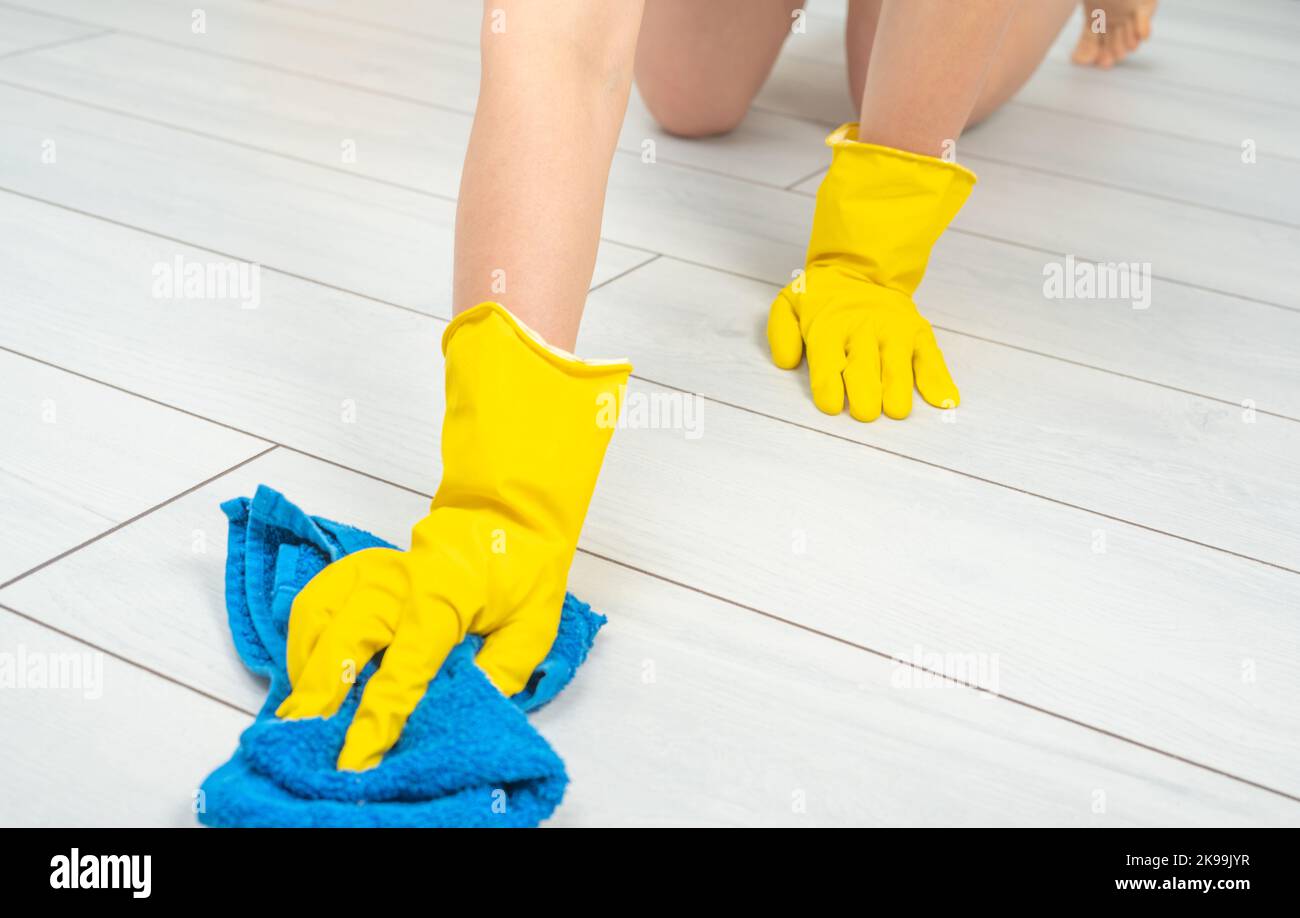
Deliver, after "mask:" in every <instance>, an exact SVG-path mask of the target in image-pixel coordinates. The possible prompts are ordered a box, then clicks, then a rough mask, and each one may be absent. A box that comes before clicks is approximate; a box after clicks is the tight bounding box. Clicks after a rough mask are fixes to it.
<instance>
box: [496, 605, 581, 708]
mask: <svg viewBox="0 0 1300 918" xmlns="http://www.w3.org/2000/svg"><path fill="white" fill-rule="evenodd" d="M563 603H564V599H563V597H561V598H559V599H558V600H557V599H552V600H551V601H550V602H549V603H548V605H550V606H552V607H553V608H537V609H525V610H521V611H520V614H519V615H518V617H516V618H514V619H512V620H511V621H509V622H507V623H506V624H505V625H503V626H502V627H500V628H498V629H497V630H496V631H493V632H492V633H491V634H489V635H488V636H487V637H486V638H485V639H484V641H483V649H482V650H480V651H479V652H478V656H477V657H475V658H474V662H475V663H477V664H478V668H479V669H481V670H483V672H484V673H485V674H486V675H487V677H488V679H490V680H491V681H492V684H493V685H495V686H496V687H497V689H498V690H499V691H500V692H501V694H502V695H505V696H506V697H507V698H509V697H510V696H511V695H514V694H516V693H517V692H519V691H520V690H521V689H523V687H524V686H525V685H527V684H528V679H529V678H530V677H531V676H532V674H533V671H534V670H535V669H537V666H538V664H540V663H541V662H542V661H543V660H544V659H546V654H547V653H548V652H549V651H550V649H551V645H552V644H554V643H555V633H556V632H557V631H558V630H559V628H560V609H561V607H562V606H563Z"/></svg>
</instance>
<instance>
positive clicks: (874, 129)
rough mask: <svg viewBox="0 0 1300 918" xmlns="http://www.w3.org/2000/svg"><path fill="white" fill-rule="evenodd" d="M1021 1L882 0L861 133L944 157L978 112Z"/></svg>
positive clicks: (873, 140) (875, 140)
mask: <svg viewBox="0 0 1300 918" xmlns="http://www.w3.org/2000/svg"><path fill="white" fill-rule="evenodd" d="M1018 4H1019V0H962V2H960V3H954V2H952V0H905V2H902V3H900V2H898V0H886V2H885V4H884V6H883V7H882V8H881V10H880V19H879V21H878V22H877V23H876V36H875V43H874V44H873V46H872V50H871V61H870V64H869V65H868V67H867V84H866V89H865V91H864V92H863V94H862V116H861V122H862V126H861V128H860V129H859V131H858V136H859V137H860V138H861V139H862V140H864V141H867V142H869V143H878V144H882V145H884V146H887V147H894V148H895V149H899V150H910V151H912V152H914V153H923V154H925V155H927V156H941V155H943V154H944V153H945V151H946V148H947V145H948V144H949V143H951V142H953V141H955V140H956V138H957V137H958V136H960V134H961V132H962V129H963V128H964V127H965V126H966V122H967V121H968V120H969V119H970V116H971V113H972V112H973V111H974V109H975V102H976V100H977V99H978V98H979V93H980V90H981V88H982V87H983V86H984V81H985V78H986V77H987V76H988V73H989V70H990V68H991V67H992V64H993V60H994V57H995V56H996V54H997V50H998V45H999V44H1001V42H1002V36H1003V34H1004V33H1005V32H1006V28H1007V25H1008V23H1010V21H1011V14H1012V13H1013V12H1014V11H1015V9H1016V7H1017V5H1018Z"/></svg>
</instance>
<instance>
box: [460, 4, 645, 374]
mask: <svg viewBox="0 0 1300 918" xmlns="http://www.w3.org/2000/svg"><path fill="white" fill-rule="evenodd" d="M641 11H642V3H641V2H640V0H619V2H617V3H610V2H608V0H548V2H546V3H537V2H536V0H493V2H492V3H491V4H485V10H484V18H483V28H482V32H481V37H480V42H481V46H482V82H481V87H480V91H479V101H478V108H477V110H476V112H475V115H474V127H473V131H472V132H471V134H470V141H469V149H468V151H467V153H466V157H465V169H464V173H463V175H462V178H461V186H460V198H459V206H458V208H457V212H456V268H455V289H454V292H453V305H454V307H455V311H456V312H458V313H459V312H461V311H463V310H465V309H468V308H469V307H471V306H473V305H475V304H476V303H479V302H482V301H484V300H495V301H497V302H500V303H502V304H503V305H505V306H506V307H507V308H509V309H510V310H511V311H512V312H514V313H515V314H516V315H517V316H519V318H520V319H522V320H523V321H524V322H525V323H527V324H528V325H529V326H531V327H532V328H533V329H534V330H536V331H537V332H539V333H540V334H541V335H542V337H544V338H545V339H546V340H547V341H549V342H550V343H552V344H554V345H557V346H559V347H562V348H565V349H569V350H572V348H573V345H574V341H575V339H576V338H577V334H578V323H579V321H580V319H581V317H582V308H583V304H584V302H585V300H586V296H587V288H588V287H589V286H590V284H591V274H592V270H593V268H594V266H595V261H596V247H597V245H598V243H599V240H600V221H601V214H602V212H603V210H604V205H605V185H606V182H607V180H608V177H609V166H610V160H611V158H612V157H613V154H614V148H615V145H616V143H617V140H618V134H619V129H620V126H621V125H622V121H623V115H624V113H625V112H626V110H627V99H628V93H629V90H630V87H631V83H632V64H633V60H634V57H635V51H636V37H637V32H638V29H639V27H640V23H641Z"/></svg>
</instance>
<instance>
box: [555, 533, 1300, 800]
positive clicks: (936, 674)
mask: <svg viewBox="0 0 1300 918" xmlns="http://www.w3.org/2000/svg"><path fill="white" fill-rule="evenodd" d="M579 551H582V552H583V553H584V554H586V555H589V556H591V557H593V558H598V559H600V560H601V561H605V562H608V563H610V564H615V565H618V566H619V567H623V568H626V569H627V570H630V571H635V572H636V573H639V574H644V575H645V576H647V577H652V578H654V579H655V580H659V581H662V582H663V583H668V584H671V585H673V586H676V587H681V588H683V589H689V590H693V591H694V592H696V593H699V594H701V595H703V596H707V597H709V598H710V599H713V600H715V601H717V602H723V603H726V604H727V605H730V606H734V607H736V608H739V609H744V610H745V611H747V612H752V613H754V614H755V615H760V616H762V617H763V618H766V619H769V620H771V621H774V622H780V623H781V624H783V625H788V626H790V627H791V628H797V629H798V630H800V631H803V632H805V633H808V634H812V635H816V636H818V637H822V638H825V639H826V640H829V641H834V642H835V643H837V644H841V645H843V646H845V647H851V648H853V649H855V650H858V651H861V652H863V653H868V654H871V655H872V656H875V657H879V658H880V659H882V660H886V661H889V662H891V663H894V664H897V665H899V666H907V667H908V668H910V669H913V670H916V671H918V672H922V673H925V674H927V675H928V676H930V677H932V678H937V679H941V680H943V681H945V682H949V683H951V684H953V685H959V686H961V687H963V688H968V689H973V690H974V691H977V692H980V693H982V694H985V695H988V696H989V697H990V698H993V699H995V700H998V701H1007V702H1010V703H1011V704H1014V705H1018V706H1019V707H1022V708H1025V709H1026V710H1030V711H1033V712H1035V713H1037V714H1042V715H1045V716H1047V717H1053V718H1055V719H1057V720H1062V721H1065V722H1066V723H1070V724H1073V725H1074V726H1076V727H1081V728H1082V729H1084V730H1088V731H1090V732H1093V733H1097V734H1100V735H1102V736H1106V737H1109V738H1111V739H1114V740H1117V741H1119V742H1122V743H1127V744H1129V745H1131V746H1137V747H1139V748H1141V749H1145V750H1147V751H1148V752H1152V753H1155V754H1157V755H1161V756H1165V757H1166V758H1170V759H1173V760H1175V761H1178V762H1182V763H1183V764H1185V765H1191V766H1193V767H1195V768H1200V769H1203V770H1204V771H1208V772H1211V773H1213V774H1216V775H1219V776H1220V777H1224V778H1228V779H1230V780H1233V781H1239V782H1241V783H1242V784H1248V785H1250V786H1251V787H1254V788H1257V789H1258V790H1263V791H1268V792H1269V793H1272V794H1277V795H1278V796H1279V797H1285V798H1286V799H1287V800H1292V801H1294V802H1296V803H1300V795H1296V794H1292V793H1289V792H1288V791H1284V790H1281V789H1279V788H1275V787H1270V786H1269V785H1267V784H1261V783H1260V782H1258V781H1254V780H1252V779H1250V778H1246V777H1243V776H1241V775H1236V774H1233V773H1232V772H1228V771H1224V770H1223V769H1220V768H1216V767H1214V766H1213V765H1207V764H1205V763H1203V762H1198V761H1196V760H1195V759H1189V758H1187V757H1186V756H1183V755H1179V754H1178V753H1176V752H1170V751H1169V750H1166V749H1161V748H1160V747H1158V746H1153V745H1151V744H1150V743H1145V742H1143V741H1141V740H1137V739H1133V738H1132V737H1128V736H1124V735H1123V734H1122V733H1116V732H1114V731H1113V730H1107V729H1106V728H1105V727H1098V726H1096V725H1095V724H1090V723H1087V722H1086V721H1082V720H1078V719H1077V718H1074V717H1071V716H1070V715H1068V714H1061V713H1060V712H1058V711H1053V710H1051V709H1049V708H1044V707H1042V706H1041V705H1036V704H1034V703H1033V702H1030V701H1024V700H1022V699H1020V698H1016V697H1015V696H1013V695H1004V694H1002V693H1000V692H994V691H992V690H990V689H988V688H986V687H984V686H981V685H978V684H976V683H972V682H964V681H962V680H961V679H957V678H955V677H953V676H952V675H951V674H949V673H944V672H942V671H939V670H933V669H930V668H929V667H925V666H920V665H918V664H916V663H915V662H914V661H911V660H907V659H905V658H903V657H896V656H894V655H892V654H889V653H886V652H884V651H883V650H876V649H875V648H874V647H868V646H866V645H865V644H859V643H857V642H855V641H850V640H849V639H847V638H842V637H840V636H838V635H835V634H831V633H829V632H826V631H821V630H818V629H817V628H812V627H809V626H807V625H804V624H801V623H799V622H796V621H792V620H791V619H788V618H784V617H782V616H780V615H777V614H776V613H775V612H768V611H766V610H764V609H760V608H758V607H757V606H751V605H749V604H748V603H743V602H740V601H739V600H735V599H728V598H726V597H725V596H720V595H718V594H716V593H711V592H709V591H708V590H703V589H700V588H699V587H691V586H687V585H686V584H684V583H681V582H680V581H677V580H674V579H673V578H671V577H667V576H664V575H663V574H657V573H655V572H654V571H650V570H646V569H644V568H641V567H637V566H636V565H634V564H628V563H626V562H624V561H619V560H617V559H615V558H610V557H607V556H605V555H602V554H599V553H597V552H594V551H591V550H589V549H579Z"/></svg>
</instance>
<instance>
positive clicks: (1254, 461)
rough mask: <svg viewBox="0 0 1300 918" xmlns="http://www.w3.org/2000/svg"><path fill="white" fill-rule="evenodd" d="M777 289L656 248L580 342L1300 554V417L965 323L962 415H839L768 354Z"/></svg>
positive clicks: (798, 416) (754, 400) (977, 465)
mask: <svg viewBox="0 0 1300 918" xmlns="http://www.w3.org/2000/svg"><path fill="white" fill-rule="evenodd" d="M776 290H777V288H776V287H775V286H773V285H769V284H761V283H758V282H755V281H749V280H745V279H743V278H737V277H734V276H732V275H728V274H723V273H721V272H717V271H712V270H710V269H707V268H700V267H695V266H692V265H687V264H683V263H681V262H677V261H674V260H672V259H666V258H663V259H659V260H658V261H656V262H654V263H653V264H651V265H648V266H647V267H645V268H644V269H641V270H638V271H635V272H633V273H632V274H630V275H627V276H626V277H624V278H621V279H619V280H617V281H615V282H614V283H612V284H610V285H608V286H606V287H604V288H602V289H601V290H598V291H597V292H596V293H595V294H594V295H593V296H592V299H591V302H590V305H589V307H588V314H587V318H586V321H585V322H584V325H583V330H582V335H581V337H580V339H579V346H580V348H581V349H582V350H583V351H584V352H586V353H593V354H624V353H630V354H634V355H635V365H636V369H637V373H638V375H640V376H641V377H643V378H646V379H652V380H657V381H662V382H665V383H666V384H668V385H672V386H674V387H679V388H682V389H685V390H687V391H690V392H698V393H702V394H704V395H707V396H709V397H711V398H716V399H718V400H721V401H723V402H726V403H729V404H732V405H739V406H743V407H746V408H749V409H751V410H753V411H758V412H762V413H763V414H767V415H770V416H774V417H779V418H782V419H785V420H789V421H793V422H796V423H799V424H803V425H807V426H809V427H814V428H816V429H818V430H823V431H826V432H827V433H833V434H834V435H836V436H838V437H844V438H847V439H851V440H854V441H857V442H861V443H866V444H870V445H873V446H876V447H878V448H880V449H885V450H891V451H895V452H900V453H902V454H904V455H907V456H911V457H914V458H917V459H921V460H923V461H926V462H933V463H935V464H938V465H942V466H944V467H946V468H950V469H955V470H959V471H961V472H963V473H965V474H969V475H975V476H978V477H980V478H984V479H986V480H990V481H998V482H1002V483H1004V484H1006V485H1008V486H1010V487H1014V488H1019V489H1023V490H1026V491H1030V492H1033V493H1035V494H1046V495H1050V496H1051V497H1052V498H1053V499H1056V500H1061V501H1065V502H1067V503H1070V504H1074V505H1076V506H1083V507H1087V508H1089V509H1092V510H1096V511H1098V512H1101V513H1106V514H1109V515H1112V516H1115V517H1119V518H1121V519H1126V520H1130V521H1133V522H1136V523H1140V524H1142V525H1145V526H1151V527H1154V528H1156V529H1159V530H1162V531H1164V532H1172V533H1176V534H1178V535H1181V536H1184V537H1186V538H1191V539H1195V540H1196V541H1199V542H1203V543H1206V544H1210V545H1215V546H1218V547H1221V548H1225V549H1228V550H1231V551H1237V552H1240V553H1242V554H1245V555H1249V556H1250V557H1254V558H1260V559H1262V560H1266V561H1269V562H1272V563H1275V564H1280V565H1283V566H1286V567H1290V568H1292V569H1293V570H1294V569H1296V567H1297V566H1300V565H1297V561H1296V559H1300V525H1297V523H1296V521H1297V520H1300V482H1290V481H1287V480H1285V478H1284V477H1283V478H1279V475H1278V470H1279V469H1282V468H1285V467H1286V466H1287V465H1289V464H1290V463H1291V462H1292V461H1293V459H1292V457H1294V456H1300V423H1297V422H1295V421H1292V420H1285V419H1281V418H1277V417H1271V416H1268V415H1261V414H1258V412H1255V411H1251V410H1247V409H1243V408H1242V407H1241V406H1239V405H1226V404H1221V403H1216V402H1211V401H1207V400H1205V399H1201V398H1196V397H1194V396H1189V395H1186V394H1184V393H1180V392H1174V391H1170V390H1168V389H1163V388H1158V387H1155V386H1150V385H1146V384H1143V383H1138V382H1135V381H1133V380H1131V379H1127V378H1124V377H1119V376H1112V375H1108V374H1102V373H1098V372H1097V371H1095V370H1092V369H1087V368H1082V367H1078V366H1073V365H1069V364H1064V363H1062V362H1060V361H1057V360H1052V359H1049V358H1045V357H1041V356H1039V355H1036V354H1029V353H1025V352H1023V351H1018V350H1013V349H1008V348H1005V347H1000V346H998V345H994V344H990V343H989V342H987V341H984V340H980V339H976V338H969V337H965V336H956V335H946V336H944V337H943V345H944V353H945V357H946V359H947V362H948V366H949V368H950V369H951V370H952V372H953V374H954V377H955V378H956V379H957V380H959V381H960V384H961V386H963V387H964V390H963V391H965V392H966V393H967V397H966V398H965V400H964V401H963V404H962V406H961V407H960V408H959V409H958V410H957V412H956V413H955V415H953V416H944V415H943V414H941V413H940V412H937V411H935V410H934V409H932V408H930V407H929V406H928V405H925V404H924V403H923V402H922V401H921V400H920V398H919V396H918V397H916V399H915V402H916V406H915V409H914V414H913V417H912V418H911V419H910V420H909V421H908V422H907V423H903V424H896V423H891V422H889V421H888V420H887V419H882V421H883V423H873V424H860V423H857V422H856V421H853V420H852V419H850V418H849V417H848V416H847V415H842V416H840V417H830V416H827V415H825V414H823V413H822V412H820V411H818V410H817V408H816V407H815V406H814V405H813V403H812V396H811V393H810V391H809V387H808V382H807V370H806V368H803V367H801V368H800V369H799V370H798V371H796V372H793V373H787V372H780V371H776V370H775V368H774V367H773V366H772V365H771V363H770V361H769V360H767V359H766V342H765V340H764V339H763V321H762V319H763V317H764V315H765V310H766V307H767V305H768V304H769V303H770V302H771V300H772V298H773V297H774V296H775V294H776ZM1243 356H1245V355H1243ZM1297 358H1298V359H1297V364H1300V353H1297Z"/></svg>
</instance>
